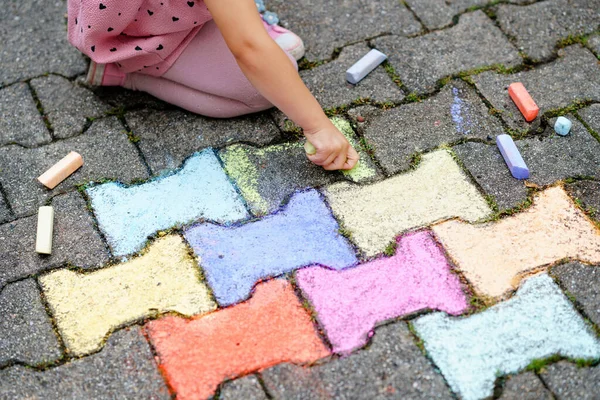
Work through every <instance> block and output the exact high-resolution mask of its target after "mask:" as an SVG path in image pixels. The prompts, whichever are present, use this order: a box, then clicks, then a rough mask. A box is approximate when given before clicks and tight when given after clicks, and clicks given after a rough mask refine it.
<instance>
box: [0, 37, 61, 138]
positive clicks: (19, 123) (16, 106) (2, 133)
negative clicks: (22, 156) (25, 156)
mask: <svg viewBox="0 0 600 400" xmlns="http://www.w3.org/2000/svg"><path fill="white" fill-rule="evenodd" d="M0 29H1V28H0ZM50 140H52V139H51V137H50V133H49V132H48V129H46V125H44V120H43V119H42V116H41V115H40V113H39V112H38V110H37V107H36V105H35V102H34V101H33V97H32V96H31V92H30V91H29V87H28V86H27V84H25V83H17V84H14V85H12V86H9V87H7V88H4V89H2V90H0V146H3V145H5V144H11V143H16V144H20V145H22V146H29V147H32V146H37V145H41V144H44V143H49V142H50Z"/></svg>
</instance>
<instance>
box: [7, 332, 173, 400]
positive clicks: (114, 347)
mask: <svg viewBox="0 0 600 400" xmlns="http://www.w3.org/2000/svg"><path fill="white" fill-rule="evenodd" d="M0 398H3V399H24V398H27V399H170V398H171V396H170V395H169V391H168V389H167V386H166V385H165V383H164V380H163V378H162V377H161V375H160V373H159V372H158V368H157V366H156V364H155V362H154V356H153V354H152V352H151V350H150V346H149V345H148V343H147V342H146V339H145V338H144V336H143V334H142V332H141V328H139V327H133V328H125V329H123V330H120V331H118V332H116V333H114V334H112V335H111V336H110V337H109V338H108V341H107V343H106V346H105V347H104V348H103V349H102V351H100V352H99V353H96V354H92V355H91V356H89V357H84V358H81V359H78V360H73V361H71V362H69V363H67V364H65V365H61V366H58V367H55V368H50V369H47V370H45V371H43V372H38V371H35V370H31V369H27V368H24V367H21V366H15V367H11V368H8V369H5V370H2V371H0Z"/></svg>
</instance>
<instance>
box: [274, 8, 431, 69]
mask: <svg viewBox="0 0 600 400" xmlns="http://www.w3.org/2000/svg"><path fill="white" fill-rule="evenodd" d="M265 4H266V6H267V9H268V10H270V11H274V12H276V13H277V14H278V15H279V19H280V20H281V21H282V25H283V26H284V27H286V28H288V29H290V30H292V31H293V32H294V33H296V34H297V35H298V36H300V37H301V38H302V40H303V41H304V46H305V47H306V58H308V59H309V60H325V59H329V58H331V56H332V54H333V51H334V49H336V48H339V47H342V46H344V45H347V44H350V43H355V42H359V41H361V40H365V39H368V38H372V37H375V36H378V35H381V34H382V33H392V34H396V35H413V34H416V33H418V32H420V31H421V24H419V22H418V21H417V20H416V19H415V18H414V17H413V15H412V14H411V12H410V11H409V10H408V9H407V8H406V7H405V6H404V5H403V4H401V3H400V2H398V1H394V0H382V1H378V2H377V3H369V2H364V1H361V0H348V1H344V2H339V1H335V0H315V1H312V2H311V3H310V5H308V4H305V3H299V2H293V1H292V2H290V1H285V0H267V1H266V2H265ZM356 61H358V60H356Z"/></svg>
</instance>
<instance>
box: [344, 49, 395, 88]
mask: <svg viewBox="0 0 600 400" xmlns="http://www.w3.org/2000/svg"><path fill="white" fill-rule="evenodd" d="M386 58H387V56H386V55H385V54H383V53H382V52H380V51H379V50H375V49H373V50H371V51H369V52H368V53H367V54H366V55H365V56H364V57H363V58H361V59H360V60H358V62H357V63H356V64H354V65H353V66H351V67H350V68H349V69H348V71H346V80H347V81H348V82H350V83H352V84H357V83H358V82H360V81H361V79H363V78H364V77H365V76H367V75H368V74H369V73H370V72H371V71H373V70H374V69H375V68H377V66H378V65H379V64H381V63H382V62H384V61H385V59H386Z"/></svg>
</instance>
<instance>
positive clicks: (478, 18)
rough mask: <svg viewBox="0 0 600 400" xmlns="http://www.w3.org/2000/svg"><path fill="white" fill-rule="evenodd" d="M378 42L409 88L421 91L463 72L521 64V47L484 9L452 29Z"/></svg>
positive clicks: (432, 87)
mask: <svg viewBox="0 0 600 400" xmlns="http://www.w3.org/2000/svg"><path fill="white" fill-rule="evenodd" d="M374 43H375V46H376V47H377V48H378V49H379V50H381V51H383V52H384V53H386V54H387V55H388V57H389V60H390V63H391V64H392V66H393V67H394V69H395V70H396V73H397V74H398V75H399V76H400V79H401V80H402V83H403V84H404V85H405V86H406V88H407V89H408V90H409V91H411V92H413V91H414V92H418V93H428V92H432V91H434V90H435V89H436V87H437V81H438V80H439V79H441V78H443V77H446V76H451V75H455V74H458V73H459V72H461V71H468V70H471V69H474V68H479V67H484V66H489V65H494V64H504V65H505V66H507V67H512V66H515V65H518V64H520V63H521V57H520V56H519V54H518V52H517V49H516V48H515V47H514V46H513V45H512V44H511V43H510V42H509V41H508V39H507V38H506V37H505V36H504V35H503V34H502V32H501V31H500V30H499V29H498V28H497V27H496V26H495V25H494V23H493V22H492V20H490V19H489V18H488V17H487V16H486V15H485V14H484V13H483V12H482V11H475V12H473V13H468V14H464V15H462V16H461V17H460V20H459V21H458V24H457V25H456V26H454V27H452V28H448V29H444V30H441V31H436V32H432V33H429V34H427V35H423V36H419V37H416V38H412V39H406V38H401V37H397V36H385V37H381V38H379V39H376V40H375V41H374Z"/></svg>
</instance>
